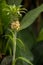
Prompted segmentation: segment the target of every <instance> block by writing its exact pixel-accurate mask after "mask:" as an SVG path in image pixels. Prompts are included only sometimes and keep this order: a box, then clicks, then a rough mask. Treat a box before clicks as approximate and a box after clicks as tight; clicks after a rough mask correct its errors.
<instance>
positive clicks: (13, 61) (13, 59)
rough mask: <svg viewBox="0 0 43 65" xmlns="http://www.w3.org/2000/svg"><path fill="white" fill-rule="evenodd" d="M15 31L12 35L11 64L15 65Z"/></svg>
mask: <svg viewBox="0 0 43 65" xmlns="http://www.w3.org/2000/svg"><path fill="white" fill-rule="evenodd" d="M16 33H17V32H15V33H14V35H13V58H12V65H15V55H16V35H17V34H16Z"/></svg>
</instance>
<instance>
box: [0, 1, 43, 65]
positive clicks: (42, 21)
mask: <svg viewBox="0 0 43 65" xmlns="http://www.w3.org/2000/svg"><path fill="white" fill-rule="evenodd" d="M1 2H2V4H1ZM6 3H7V4H11V5H13V4H14V3H15V4H16V5H20V3H21V5H23V7H25V8H26V9H27V10H28V11H29V12H30V11H31V10H34V9H35V8H37V7H38V6H40V5H41V4H43V0H17V1H16V0H6ZM3 7H6V6H5V0H0V60H2V59H3V57H5V56H8V55H10V53H9V50H10V49H9V48H8V49H7V51H6V53H5V47H6V42H7V39H6V38H5V37H3V35H5V34H6V33H7V32H8V30H7V29H8V27H9V23H10V16H7V15H6V12H4V13H3V11H2V8H3ZM42 10H43V7H42ZM28 11H27V13H28ZM38 12H39V11H38ZM30 13H31V12H30ZM33 13H34V12H33ZM33 13H32V14H31V15H33ZM22 14H23V16H22V18H21V20H20V21H21V22H23V20H22V19H23V17H24V16H25V14H24V13H22ZM28 15H29V14H28ZM30 17H32V16H30ZM32 20H33V19H32ZM26 21H29V20H27V19H26ZM30 21H31V20H30ZM33 21H34V22H33V23H31V25H30V26H27V27H26V28H25V26H24V27H22V28H21V29H23V30H21V31H20V32H18V35H17V37H18V38H20V39H21V40H22V42H23V43H24V44H25V47H26V50H25V51H24V50H23V48H22V46H21V47H20V48H19V45H17V51H16V56H17V57H19V56H23V57H26V58H27V59H29V60H30V61H31V62H33V64H34V65H43V13H41V14H38V15H37V19H35V20H33ZM24 22H25V20H24ZM22 24H23V23H22ZM27 24H28V23H27ZM24 25H26V24H24ZM24 28H25V29H24ZM10 43H11V42H10ZM17 43H19V42H18V41H17ZM11 46H12V45H11ZM17 65H29V64H27V63H25V62H22V61H20V60H19V61H17Z"/></svg>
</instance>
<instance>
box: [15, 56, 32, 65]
mask: <svg viewBox="0 0 43 65" xmlns="http://www.w3.org/2000/svg"><path fill="white" fill-rule="evenodd" d="M18 59H20V60H23V61H25V62H27V63H28V64H30V65H33V64H32V63H31V62H30V60H28V59H26V58H24V57H18V58H16V60H15V62H16V61H17V60H18Z"/></svg>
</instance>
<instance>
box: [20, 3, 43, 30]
mask: <svg viewBox="0 0 43 65" xmlns="http://www.w3.org/2000/svg"><path fill="white" fill-rule="evenodd" d="M42 11H43V4H42V5H41V6H39V7H38V8H36V9H33V10H31V11H30V12H28V13H27V14H26V15H25V16H24V18H23V19H22V21H21V29H20V30H22V29H25V28H27V27H28V26H30V25H31V24H32V23H33V22H34V21H35V19H36V18H37V17H38V16H39V14H40V13H41V12H42Z"/></svg>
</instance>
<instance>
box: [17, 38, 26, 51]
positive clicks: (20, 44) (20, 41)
mask: <svg viewBox="0 0 43 65" xmlns="http://www.w3.org/2000/svg"><path fill="white" fill-rule="evenodd" d="M17 40H18V41H19V43H18V42H17V43H18V46H19V47H20V48H23V49H24V50H25V45H24V43H23V42H22V40H21V39H19V38H17Z"/></svg>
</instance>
